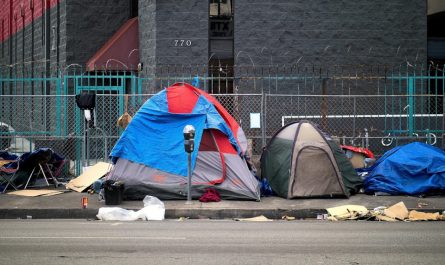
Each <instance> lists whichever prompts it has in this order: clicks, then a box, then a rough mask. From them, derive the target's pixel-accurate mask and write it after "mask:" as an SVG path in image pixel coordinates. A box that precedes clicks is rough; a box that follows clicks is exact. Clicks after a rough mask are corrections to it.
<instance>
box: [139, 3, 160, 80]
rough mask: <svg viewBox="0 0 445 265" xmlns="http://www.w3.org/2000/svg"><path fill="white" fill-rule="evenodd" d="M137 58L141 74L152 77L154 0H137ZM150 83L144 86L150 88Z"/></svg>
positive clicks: (154, 55) (154, 31) (154, 23)
mask: <svg viewBox="0 0 445 265" xmlns="http://www.w3.org/2000/svg"><path fill="white" fill-rule="evenodd" d="M138 9H139V10H138V14H139V56H140V61H141V63H143V65H144V71H143V72H142V74H144V75H148V76H152V75H153V74H154V68H155V67H154V66H155V65H156V0H139V3H138ZM150 86H151V83H150V84H149V83H146V84H144V87H150Z"/></svg>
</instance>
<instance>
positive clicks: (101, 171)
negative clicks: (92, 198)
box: [66, 162, 112, 192]
mask: <svg viewBox="0 0 445 265" xmlns="http://www.w3.org/2000/svg"><path fill="white" fill-rule="evenodd" d="M111 166H112V165H111V164H110V163H105V162H99V163H97V164H96V165H94V166H91V167H89V168H88V169H87V170H86V171H85V172H84V173H82V174H81V175H80V176H78V177H77V178H75V179H72V180H71V181H70V182H68V184H66V188H67V189H72V190H74V191H77V192H82V191H84V190H86V189H87V188H88V187H89V186H91V184H93V183H94V182H95V181H96V180H98V179H100V178H101V177H103V176H105V174H107V173H108V172H109V171H110V170H111Z"/></svg>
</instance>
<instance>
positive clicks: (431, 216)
mask: <svg viewBox="0 0 445 265" xmlns="http://www.w3.org/2000/svg"><path fill="white" fill-rule="evenodd" d="M408 219H409V220H410V221H436V220H440V219H441V216H440V214H439V213H438V212H437V213H424V212H418V211H416V210H412V211H410V212H409V216H408Z"/></svg>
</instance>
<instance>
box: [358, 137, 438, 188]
mask: <svg viewBox="0 0 445 265" xmlns="http://www.w3.org/2000/svg"><path fill="white" fill-rule="evenodd" d="M370 170H371V173H370V174H369V175H368V177H366V179H365V180H364V188H365V193H368V194H374V193H376V192H377V193H378V192H383V193H388V194H391V195H402V194H403V195H428V194H429V195H431V194H437V193H444V192H445V152H444V151H443V150H441V149H439V148H437V147H434V146H431V145H428V144H424V143H420V142H415V143H410V144H407V145H404V146H399V147H396V148H393V149H391V150H389V151H388V152H386V153H385V154H384V155H383V156H382V157H381V158H380V159H379V160H378V161H377V162H376V163H375V164H374V165H373V166H372V167H371V168H370Z"/></svg>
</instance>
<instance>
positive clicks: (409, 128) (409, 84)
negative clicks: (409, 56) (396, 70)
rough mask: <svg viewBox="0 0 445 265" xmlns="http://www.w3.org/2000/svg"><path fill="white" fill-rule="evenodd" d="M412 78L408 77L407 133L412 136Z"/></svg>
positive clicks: (413, 107)
mask: <svg viewBox="0 0 445 265" xmlns="http://www.w3.org/2000/svg"><path fill="white" fill-rule="evenodd" d="M414 91H415V89H414V78H413V77H410V78H408V120H407V122H408V135H409V136H412V135H413V133H414V109H415V106H414Z"/></svg>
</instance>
